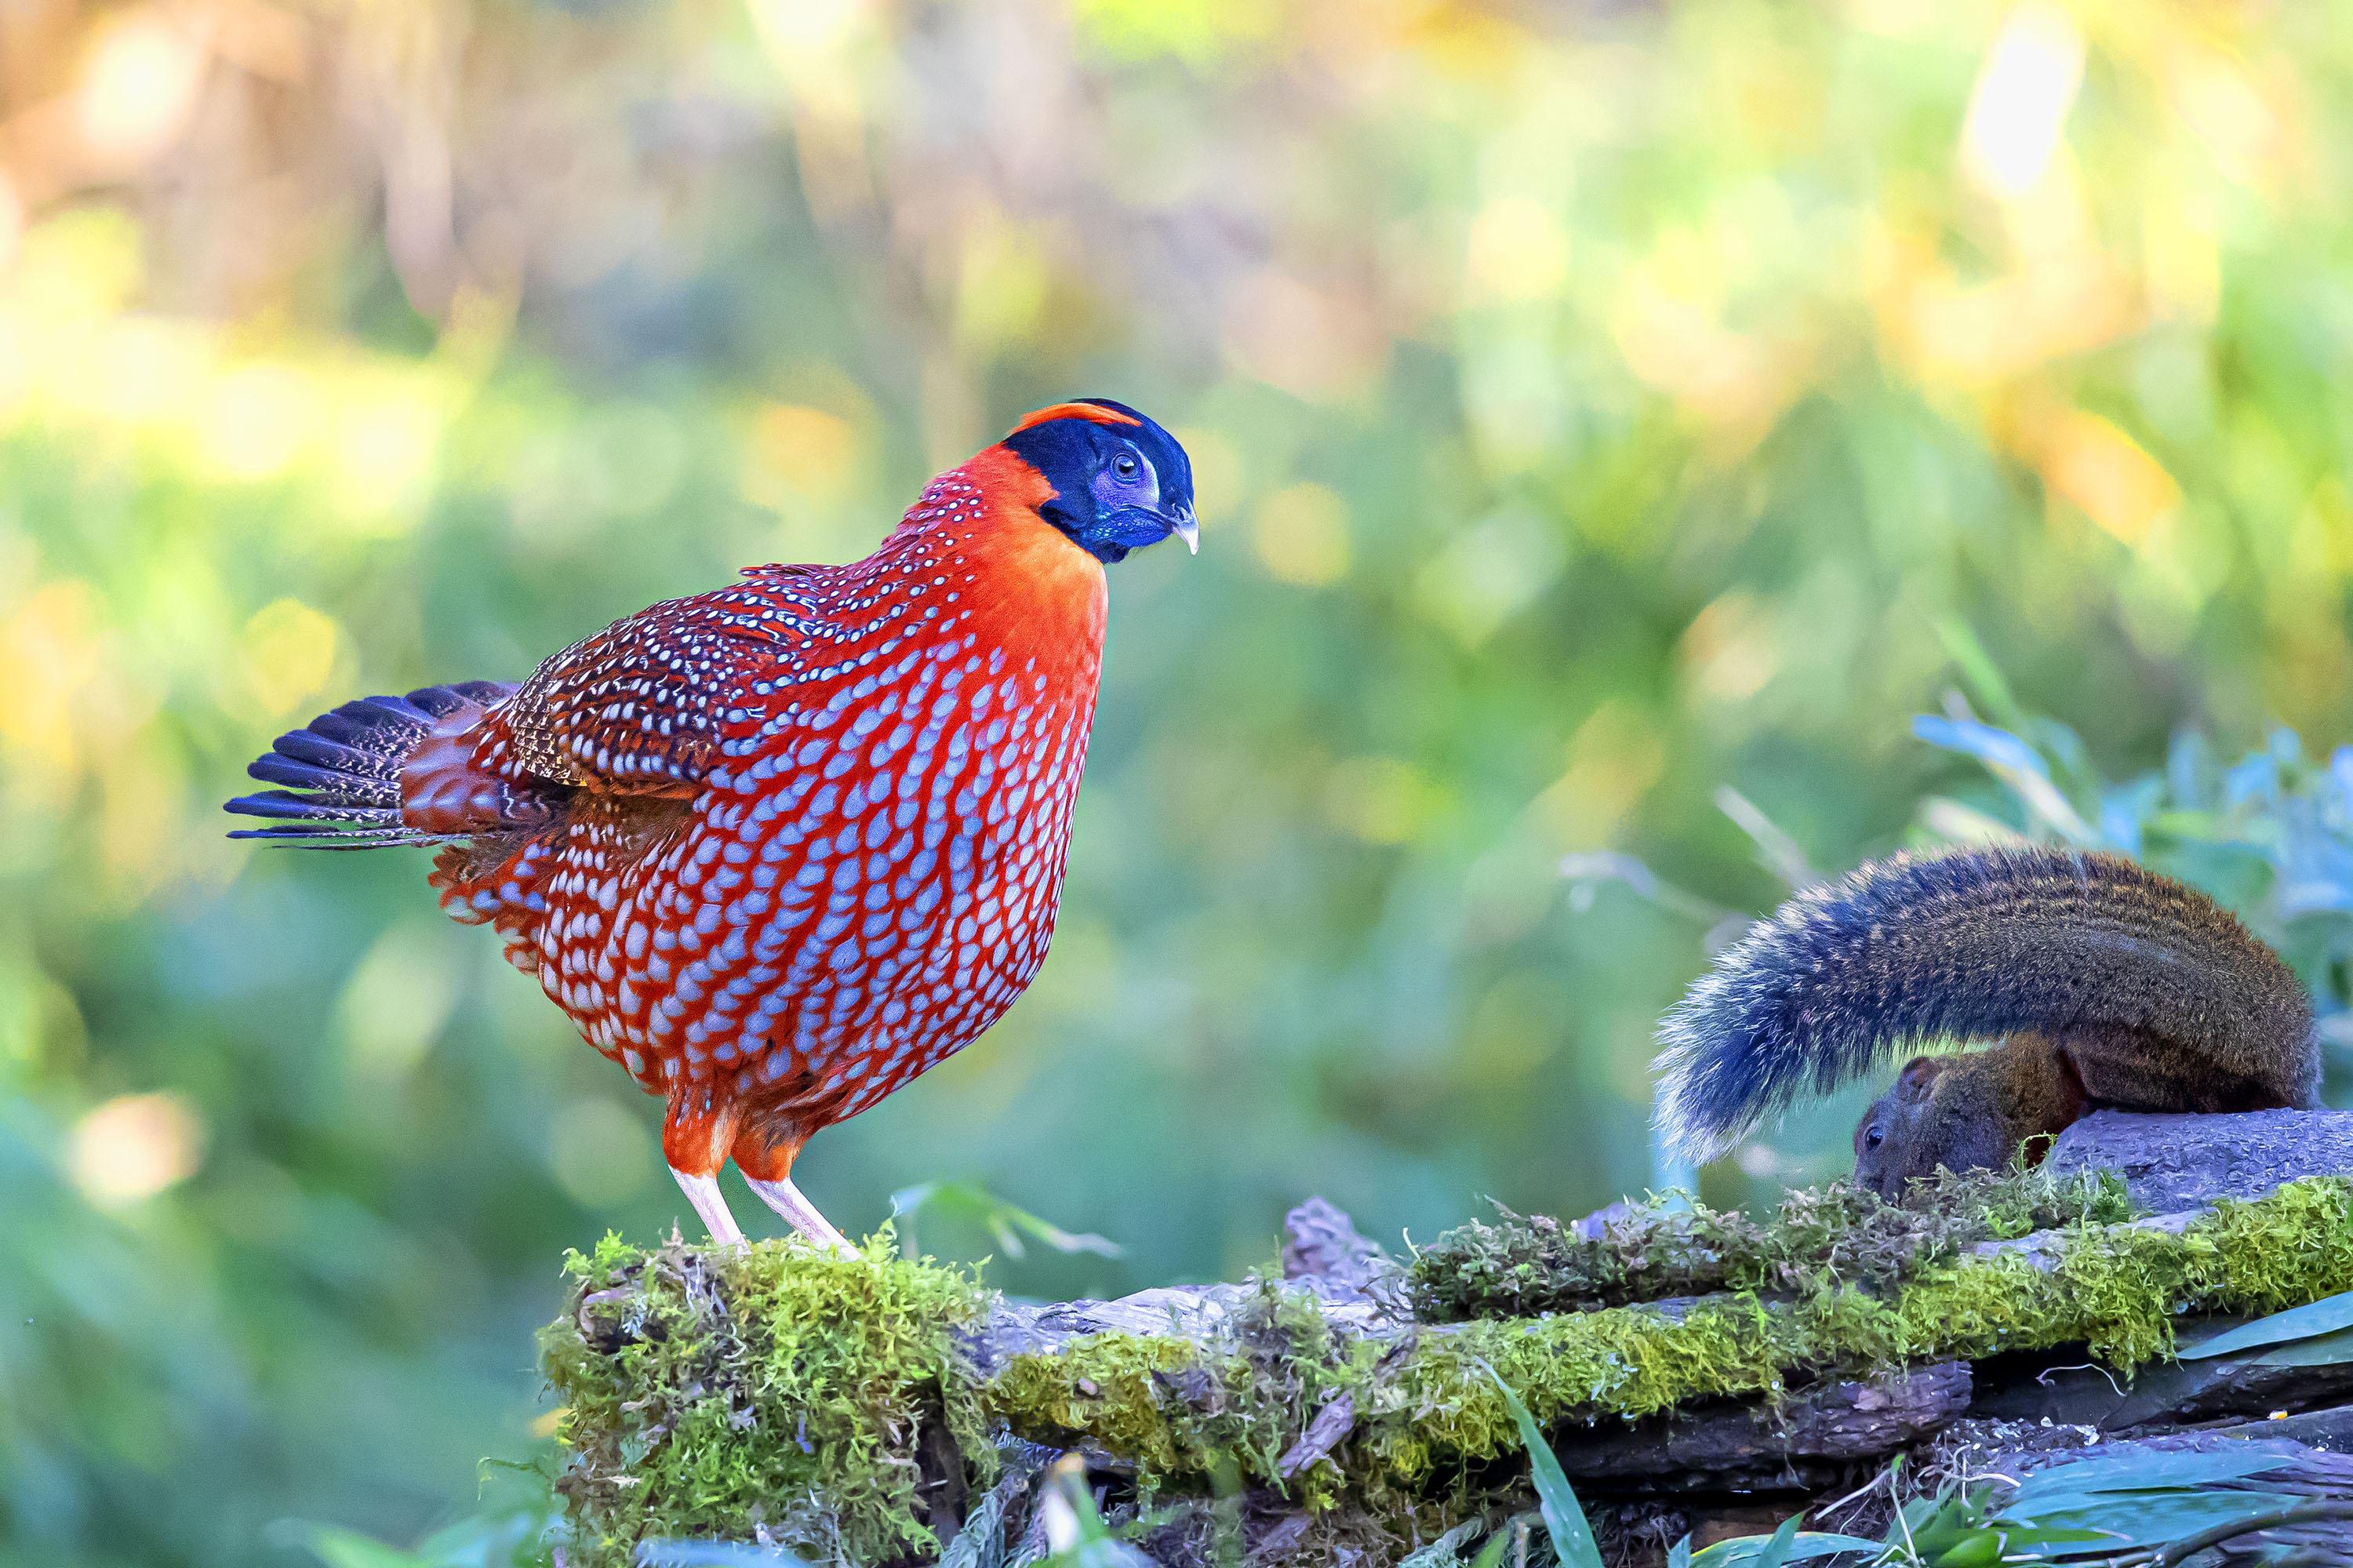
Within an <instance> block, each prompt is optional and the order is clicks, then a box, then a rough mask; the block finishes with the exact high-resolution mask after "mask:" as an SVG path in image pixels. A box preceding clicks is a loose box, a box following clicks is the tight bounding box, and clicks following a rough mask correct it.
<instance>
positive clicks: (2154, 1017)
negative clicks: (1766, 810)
mask: <svg viewBox="0 0 2353 1568" xmlns="http://www.w3.org/2000/svg"><path fill="white" fill-rule="evenodd" d="M1660 1037H1661V1041H1662V1044H1663V1046H1664V1049H1663V1051H1662V1054H1661V1055H1660V1058H1659V1068H1660V1072H1661V1075H1662V1082H1663V1089H1662V1096H1661V1099H1660V1110H1659V1116H1660V1122H1661V1126H1662V1129H1663V1130H1664V1132H1665V1133H1666V1136H1667V1138H1668V1139H1669V1141H1670V1142H1671V1143H1672V1144H1673V1145H1674V1146H1675V1147H1676V1148H1677V1149H1679V1150H1683V1151H1684V1152H1686V1153H1688V1154H1690V1155H1693V1156H1694V1157H1696V1158H1707V1157H1710V1156H1713V1155H1715V1154H1717V1153H1720V1152H1722V1151H1723V1150H1725V1148H1727V1147H1729V1146H1730V1145H1731V1144H1732V1143H1734V1142H1736V1140H1737V1139H1740V1138H1741V1137H1742V1136H1743V1135H1745V1134H1746V1133H1747V1132H1748V1131H1749V1130H1750V1129H1751V1128H1754V1127H1755V1126H1756V1125H1757V1122H1758V1121H1759V1120H1760V1119H1761V1118H1763V1117H1764V1115H1765V1114H1766V1113H1767V1112H1768V1111H1771V1110H1775V1109H1778V1108H1780V1107H1785V1106H1787V1105H1788V1104H1789V1102H1790V1101H1791V1100H1792V1099H1794V1098H1795V1097H1797V1095H1798V1094H1799V1092H1801V1091H1804V1090H1809V1089H1810V1090H1814V1091H1817V1092H1827V1091H1828V1090H1830V1089H1832V1088H1835V1087H1837V1086H1839V1085H1841V1084H1842V1083H1845V1082H1847V1081H1849V1080H1850V1079H1852V1078H1855V1077H1857V1076H1860V1075H1862V1074H1864V1073H1867V1072H1869V1071H1871V1070H1872V1069H1873V1068H1875V1067H1877V1066H1878V1065H1880V1064H1881V1063H1882V1062H1883V1060H1885V1059H1886V1058H1887V1057H1888V1056H1890V1055H1892V1054H1894V1053H1895V1052H1897V1051H1899V1050H1901V1049H1903V1048H1905V1047H1906V1046H1909V1045H1913V1044H1920V1043H1924V1042H1926V1041H1929V1040H1933V1039H1938V1038H1950V1039H1963V1040H1967V1039H1978V1040H1984V1039H1998V1040H1999V1042H2000V1043H1999V1044H1996V1045H1994V1046H1993V1047H1992V1048H1991V1049H1989V1050H1985V1051H1979V1052H1977V1053H1975V1054H1968V1055H1963V1056H1957V1057H1926V1056H1923V1057H1917V1058H1915V1059H1914V1060H1913V1061H1912V1062H1911V1063H1910V1064H1908V1065H1906V1066H1905V1068H1904V1070H1903V1072H1902V1074H1901V1075H1899V1076H1898V1078H1897V1080H1896V1083H1895V1085H1894V1087H1893V1088H1891V1089H1889V1090H1888V1092H1887V1093H1886V1095H1884V1096H1883V1097H1882V1098H1881V1099H1880V1100H1879V1101H1878V1103H1877V1104H1875V1105H1873V1107H1872V1108H1871V1111H1870V1113H1869V1114H1867V1115H1866V1116H1865V1117H1864V1118H1863V1120H1862V1125H1861V1126H1859V1127H1858V1128H1856V1129H1855V1160H1856V1179H1857V1180H1858V1181H1861V1182H1862V1183H1863V1184H1864V1185H1866V1186H1870V1187H1872V1188H1873V1189H1875V1190H1877V1191H1879V1192H1882V1193H1883V1194H1885V1195H1889V1196H1894V1195H1895V1194H1896V1193H1898V1192H1901V1191H1902V1188H1903V1185H1904V1183H1905V1181H1907V1180H1908V1179H1910V1178H1912V1177H1915V1176H1926V1175H1929V1174H1932V1173H1933V1172H1934V1171H1936V1168H1937V1167H1938V1166H1939V1165H1943V1166H1946V1167H1947V1168H1949V1169H1951V1170H1955V1171H1966V1170H1970V1169H1974V1168H1978V1167H1995V1168H1998V1167H2000V1166H2001V1165H2003V1164H2005V1163H2007V1162H2008V1161H2009V1160H2010V1157H2011V1155H2012V1154H2013V1152H2014V1151H2016V1150H2017V1149H2018V1148H2019V1147H2020V1146H2021V1144H2023V1143H2027V1142H2028V1141H2029V1140H2031V1139H2038V1138H2042V1137H2043V1136H2044V1135H2049V1134H2055V1133H2057V1132H2058V1131H2060V1130H2061V1129H2062V1128H2065V1127H2066V1126H2068V1125H2069V1124H2070V1123H2072V1122H2073V1121H2074V1120H2075V1119H2076V1118H2079V1117H2081V1116H2083V1115H2084V1114H2085V1113H2086V1112H2087V1111H2091V1110H2095V1109H2099V1108H2102V1107H2110V1108H2117V1109H2126V1110H2139V1111H2239V1110H2257V1109H2262V1108H2265V1107H2279V1106H2308V1105H2311V1104H2313V1103H2314V1101H2315V1095H2316V1090H2317V1087H2318V1081H2319V1072H2320V1064H2319V1054H2318V1050H2317V1047H2316V1044H2315V1041H2314V1038H2313V1028H2312V1008H2311V1003H2310V1001H2308V1000H2307V999H2306V996H2305V993H2304V990H2303V987H2302V986H2300V985H2299V984H2298V983H2297V981H2296V979H2295V975H2294V974H2293V973H2292V972H2291V971H2290V970H2289V969H2288V968H2287V966H2286V965H2285V964H2284V963H2283V962H2282V961H2281V960H2280V958H2279V956H2278V955H2277V954H2275V953H2274V952H2273V951H2272V950H2271V949H2270V948H2267V947H2265V946H2264V945H2263V943H2262V942H2260V941H2258V940H2256V938H2254V937H2253V936H2251V935H2250V934H2249V933H2248V931H2247V930H2246V928H2245V927H2242V926H2241V925H2240V924H2239V922H2238V921H2237V920H2236V919H2235V918H2233V917H2232V915H2231V914H2230V913H2229V912H2228V911H2226V910H2224V909H2223V908H2221V906H2219V905H2217V904H2215V903H2214V902H2213V901H2212V900H2211V899H2210V898H2208V897H2206V896H2205V895H2203V894H2200V893H2198V892H2196V891H2194V890H2192V889H2190V888H2189V887H2185V886H2183V885H2181V884H2179V883H2178V882H2174V881H2172V880H2171V879H2169V878H2167V877H2163V876H2159V875H2158V874H2155V873H2154V872H2151V871H2148V870H2147V869H2145V868H2144V867H2142V866H2140V865H2138V864H2136V863H2134V862H2132V861H2130V860H2127V859H2126V858H2124V857H2123V856H2120V855H2114V854H2100V853H2079V852H2073V851H2067V850H2058V849H2049V848H2040V847H2037V848H2021V849H1998V850H1975V851H1967V852H1962V853H1952V854H1943V855H1935V856H1923V857H1913V856H1905V855H1899V856H1896V857H1894V859H1891V860H1886V861H1881V862H1877V863H1873V864H1871V865H1867V866H1865V867H1863V868H1862V870H1861V871H1858V872H1856V873H1855V874H1853V875H1852V876H1850V877H1847V878H1846V879H1845V880H1843V881H1841V882H1838V883H1834V884H1831V885H1828V886H1825V887H1820V888H1816V889H1814V890H1812V891H1810V892H1808V893H1804V894H1801V895H1799V896H1798V897H1796V898H1793V899H1791V900H1790V901H1789V902H1788V904H1785V905H1783V906H1781V908H1780V909H1779V910H1778V911H1777V912H1776V913H1775V914H1774V915H1773V916H1771V917H1769V918H1767V919H1766V920H1763V921H1760V922H1758V924H1757V927H1755V928H1754V929H1753V930H1751V931H1750V933H1749V934H1748V936H1747V937H1746V938H1745V939H1744V940H1742V941H1741V942H1740V943H1739V944H1738V945H1737V946H1736V947H1735V948H1732V949H1731V950H1730V951H1728V952H1726V953H1725V955H1724V957H1723V958H1722V959H1720V960H1719V961H1718V962H1717V964H1716V967H1715V969H1714V970H1712V971H1711V972H1710V973H1708V974H1707V975H1706V976H1704V977H1703V978H1702V979H1701V980H1699V982H1698V983H1697V984H1695V985H1694V986H1693V987H1692V990H1691V992H1690V994H1689V995H1687V996H1686V997H1685V998H1684V999H1683V1002H1682V1003H1681V1004H1680V1005H1679V1006H1677V1007H1676V1008H1675V1009H1674V1011H1673V1012H1671V1013H1670V1014H1669V1015H1668V1017H1667V1020H1666V1022H1665V1023H1664V1024H1663V1025H1662V1027H1661V1030H1660Z"/></svg>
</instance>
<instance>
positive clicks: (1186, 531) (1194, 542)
mask: <svg viewBox="0 0 2353 1568" xmlns="http://www.w3.org/2000/svg"><path fill="white" fill-rule="evenodd" d="M1168 531H1169V532H1170V533H1171V534H1174V535H1176V536H1177V537H1178V538H1179V539H1182V540H1184V541H1185V553H1186V554H1187V555H1190V556H1198V555H1199V554H1200V553H1201V529H1200V525H1199V524H1197V523H1195V522H1194V521H1193V509H1192V508H1191V507H1189V506H1187V508H1185V510H1184V511H1182V512H1179V513H1178V514H1176V515H1175V516H1174V517H1171V518H1170V519H1168Z"/></svg>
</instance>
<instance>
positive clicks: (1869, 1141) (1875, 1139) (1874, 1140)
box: [1862, 1127, 1887, 1149]
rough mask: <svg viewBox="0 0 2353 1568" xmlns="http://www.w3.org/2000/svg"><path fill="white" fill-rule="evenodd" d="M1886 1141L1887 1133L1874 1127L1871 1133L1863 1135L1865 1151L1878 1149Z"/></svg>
mask: <svg viewBox="0 0 2353 1568" xmlns="http://www.w3.org/2000/svg"><path fill="white" fill-rule="evenodd" d="M1886 1141H1887V1134H1886V1132H1885V1131H1884V1130H1883V1129H1882V1128H1875V1127H1874V1128H1872V1129H1871V1130H1870V1131H1869V1132H1866V1133H1864V1134H1863V1135H1862V1146H1863V1147H1864V1148H1865V1149H1876V1148H1878V1147H1879V1146H1880V1145H1881V1144H1883V1143H1884V1142H1886Z"/></svg>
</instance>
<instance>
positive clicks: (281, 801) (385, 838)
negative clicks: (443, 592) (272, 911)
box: [223, 681, 514, 850]
mask: <svg viewBox="0 0 2353 1568" xmlns="http://www.w3.org/2000/svg"><path fill="white" fill-rule="evenodd" d="M513 691H514V687H512V685H507V684H503V683H499V682H495V681H464V682H460V683H457V684H454V685H448V686H427V687H424V688H422V689H421V690H418V691H414V692H411V693H409V694H407V695H406V696H403V697H361V698H358V699H357V700H355V701H353V702H348V703H345V704H344V705H343V706H341V707H339V708H337V709H335V710H334V711H333V712H332V713H325V714H321V715H319V716H318V717H317V718H315V719H312V720H311V723H310V724H309V725H308V726H305V727H303V728H301V729H298V730H295V731H292V732H291V733H290V734H287V735H281V736H279V737H278V742H277V744H276V745H275V746H274V747H271V748H270V750H269V753H268V754H267V755H265V756H262V757H259V758H255V759H254V761H253V762H252V764H251V765H250V766H248V768H246V771H247V772H248V773H249V774H251V775H252V776H253V777H254V778H256V779H260V780H261V781H262V782H263V783H265V784H274V785H278V786H280V788H278V789H261V790H257V791H256V792H255V793H253V794H250V795H240V796H238V797H237V799H236V800H231V801H229V802H228V803H227V806H225V807H224V808H223V809H224V810H228V811H231V812H234V813H236V814H237V815H238V816H243V817H259V818H262V819H264V820H265V821H269V822H271V823H273V824H275V825H273V826H270V827H266V828H242V829H239V830H237V831H236V832H231V833H230V834H229V837H231V838H233V839H261V840H265V841H267V842H273V843H281V844H290V845H293V846H295V847H297V848H301V849H345V850H348V849H375V848H379V847H382V846H384V845H386V844H435V843H447V842H449V840H450V835H449V834H447V833H433V832H423V831H420V830H418V829H416V828H412V827H410V826H408V825H407V824H406V822H404V821H403V820H402V817H401V793H400V770H401V767H402V765H403V764H404V763H406V761H407V759H408V756H409V754H410V753H411V752H413V751H414V750H416V749H417V746H418V745H419V744H420V743H421V742H423V741H424V739H425V738H426V736H427V735H429V734H430V733H431V732H432V730H433V727H434V726H435V725H436V724H438V722H439V721H440V720H442V719H444V718H447V717H448V716H449V715H451V714H454V713H456V712H458V711H459V709H460V708H465V707H488V706H490V705H492V704H495V703H498V702H501V701H503V700H504V699H505V698H506V697H507V696H508V695H509V694H512V692H513Z"/></svg>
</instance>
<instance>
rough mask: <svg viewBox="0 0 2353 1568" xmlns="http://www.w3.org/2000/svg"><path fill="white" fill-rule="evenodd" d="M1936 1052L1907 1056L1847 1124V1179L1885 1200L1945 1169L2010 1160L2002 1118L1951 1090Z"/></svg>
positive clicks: (1995, 1166)
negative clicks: (1850, 1161) (1850, 1147)
mask: <svg viewBox="0 0 2353 1568" xmlns="http://www.w3.org/2000/svg"><path fill="white" fill-rule="evenodd" d="M1948 1065H1950V1063H1949V1061H1948V1060H1947V1058H1945V1057H1940V1056H1915V1057H1913V1058H1912V1060H1910V1061H1909V1062H1906V1063H1905V1065H1904V1070H1903V1071H1902V1072H1901V1073H1899V1074H1897V1075H1895V1084H1894V1087H1892V1088H1890V1089H1889V1090H1888V1091H1887V1092H1886V1093H1885V1094H1883V1095H1882V1096H1880V1097H1879V1098H1878V1099H1877V1100H1875V1101H1873V1104H1872V1107H1871V1108H1870V1109H1869V1110H1867V1111H1865V1112H1864V1113H1863V1116H1862V1120H1861V1121H1860V1122H1857V1123H1856V1124H1855V1128H1854V1182H1855V1185H1856V1186H1858V1187H1868V1188H1869V1189H1871V1191H1873V1192H1876V1193H1878V1194H1879V1195H1880V1196H1881V1197H1883V1198H1884V1199H1886V1200H1887V1201H1888V1202H1891V1203H1894V1202H1902V1201H1903V1197H1904V1191H1905V1186H1906V1185H1907V1184H1909V1183H1910V1182H1911V1181H1913V1179H1914V1178H1915V1177H1925V1176H1934V1175H1935V1174H1936V1167H1938V1166H1939V1165H1941V1166H1944V1167H1945V1168H1946V1169H1947V1170H1950V1171H1974V1170H1979V1169H1983V1170H1989V1171H1999V1170H2000V1169H2001V1168H2002V1166H2003V1165H2005V1164H2007V1163H2008V1162H2009V1160H2010V1150H2009V1149H2008V1148H2007V1147H2005V1145H2006V1142H2007V1136H2006V1130H2005V1129H2006V1127H2007V1123H2006V1122H2005V1121H2004V1120H2002V1119H2001V1118H1999V1117H1997V1116H1995V1115H1993V1114H1991V1111H1992V1107H1991V1106H1990V1104H1989V1102H1987V1101H1986V1100H1985V1099H1984V1098H1983V1097H1971V1096H1969V1095H1968V1094H1965V1093H1955V1092H1951V1091H1953V1090H1954V1089H1956V1088H1957V1083H1956V1081H1955V1079H1954V1077H1953V1076H1952V1075H1948V1074H1947V1072H1946V1068H1947V1066H1948Z"/></svg>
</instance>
